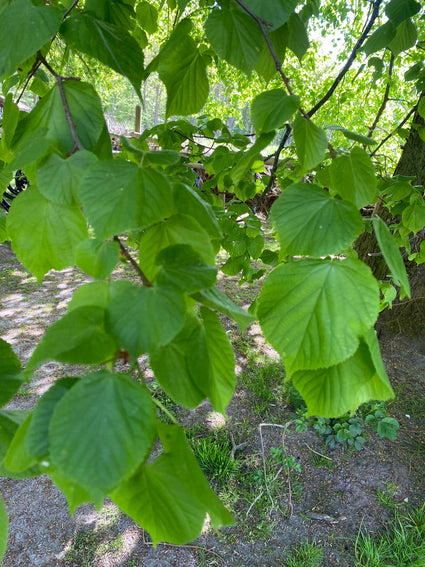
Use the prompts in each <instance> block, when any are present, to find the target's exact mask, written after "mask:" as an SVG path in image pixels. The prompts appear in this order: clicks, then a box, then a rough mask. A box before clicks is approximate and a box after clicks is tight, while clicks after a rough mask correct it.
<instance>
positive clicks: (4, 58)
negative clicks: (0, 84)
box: [0, 0, 62, 81]
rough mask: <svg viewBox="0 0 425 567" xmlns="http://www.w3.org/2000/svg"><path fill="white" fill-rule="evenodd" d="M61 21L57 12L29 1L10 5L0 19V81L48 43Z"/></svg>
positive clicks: (16, 0) (60, 14) (17, 1)
mask: <svg viewBox="0 0 425 567" xmlns="http://www.w3.org/2000/svg"><path fill="white" fill-rule="evenodd" d="M61 21H62V13H61V11H60V10H58V9H56V8H53V7H52V6H34V5H33V3H32V2H30V0H14V2H10V3H9V5H8V6H6V7H5V9H4V10H3V11H2V14H1V19H0V81H1V80H2V79H4V77H6V76H7V75H11V74H12V73H14V72H15V71H16V68H17V66H18V65H19V64H20V63H22V62H23V61H25V60H26V59H28V58H29V57H31V55H34V54H35V53H36V52H37V51H38V50H39V49H41V48H42V47H43V45H44V44H45V43H47V42H48V41H51V40H52V38H53V37H54V36H55V35H56V32H57V31H58V29H59V26H60V24H61ZM12 38H20V40H19V41H13V40H11V39H12Z"/></svg>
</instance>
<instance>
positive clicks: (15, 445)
mask: <svg viewBox="0 0 425 567" xmlns="http://www.w3.org/2000/svg"><path fill="white" fill-rule="evenodd" d="M31 420H32V414H29V416H28V417H27V418H26V420H25V421H24V422H23V423H22V424H21V425H20V426H19V427H18V430H17V431H16V433H15V436H14V437H13V439H12V442H11V444H10V446H9V449H8V451H7V453H6V455H5V457H4V460H3V465H4V466H5V467H6V468H7V470H9V471H12V472H17V473H23V472H24V471H26V470H27V469H30V468H31V467H33V466H34V465H35V464H36V460H35V458H34V457H33V455H31V454H30V453H29V451H28V445H27V433H28V428H29V427H30V425H31Z"/></svg>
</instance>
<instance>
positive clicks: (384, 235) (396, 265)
mask: <svg viewBox="0 0 425 567" xmlns="http://www.w3.org/2000/svg"><path fill="white" fill-rule="evenodd" d="M372 223H373V228H374V230H375V235H376V239H377V240H378V244H379V248H380V249H381V252H382V254H383V255H384V259H385V262H386V263H387V266H388V267H389V269H390V272H391V276H392V278H393V280H394V283H395V284H396V285H398V286H400V288H401V294H400V298H401V299H403V298H404V297H406V296H407V297H410V296H411V295H410V285H409V278H408V277H407V272H406V266H405V265H404V260H403V258H402V255H401V253H400V249H399V247H398V245H397V243H396V241H395V239H394V237H393V235H392V234H391V232H390V229H389V228H388V226H387V225H386V224H385V222H384V221H383V220H381V219H380V218H379V217H378V216H375V217H373V219H372Z"/></svg>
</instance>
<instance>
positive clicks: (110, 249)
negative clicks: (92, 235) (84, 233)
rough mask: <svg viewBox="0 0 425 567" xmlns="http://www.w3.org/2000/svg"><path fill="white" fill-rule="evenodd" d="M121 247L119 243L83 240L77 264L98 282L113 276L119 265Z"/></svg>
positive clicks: (77, 252)
mask: <svg viewBox="0 0 425 567" xmlns="http://www.w3.org/2000/svg"><path fill="white" fill-rule="evenodd" d="M119 255H120V247H119V244H118V242H102V241H101V240H96V239H89V240H83V242H81V243H80V244H79V245H78V246H77V249H76V257H75V258H76V264H77V266H78V267H79V268H81V269H82V270H83V271H84V272H86V274H89V275H90V276H92V277H93V278H95V279H97V280H103V279H105V278H107V277H108V276H110V275H111V272H112V270H113V269H114V268H115V266H116V265H117V263H118V260H119Z"/></svg>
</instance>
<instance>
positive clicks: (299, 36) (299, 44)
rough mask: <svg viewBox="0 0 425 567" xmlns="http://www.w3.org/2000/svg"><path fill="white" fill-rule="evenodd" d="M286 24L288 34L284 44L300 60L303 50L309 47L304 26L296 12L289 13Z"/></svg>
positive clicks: (303, 53)
mask: <svg viewBox="0 0 425 567" xmlns="http://www.w3.org/2000/svg"><path fill="white" fill-rule="evenodd" d="M287 25H288V35H287V40H286V45H287V46H288V48H289V49H290V50H291V51H292V52H293V53H294V54H295V55H296V56H297V57H298V59H299V60H300V61H301V59H302V58H303V57H304V55H305V52H306V51H307V49H308V48H309V47H310V42H309V40H308V35H307V30H306V27H305V25H304V22H303V21H302V19H301V18H300V17H299V15H298V14H296V13H293V14H291V16H290V17H289V20H288V24H287Z"/></svg>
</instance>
